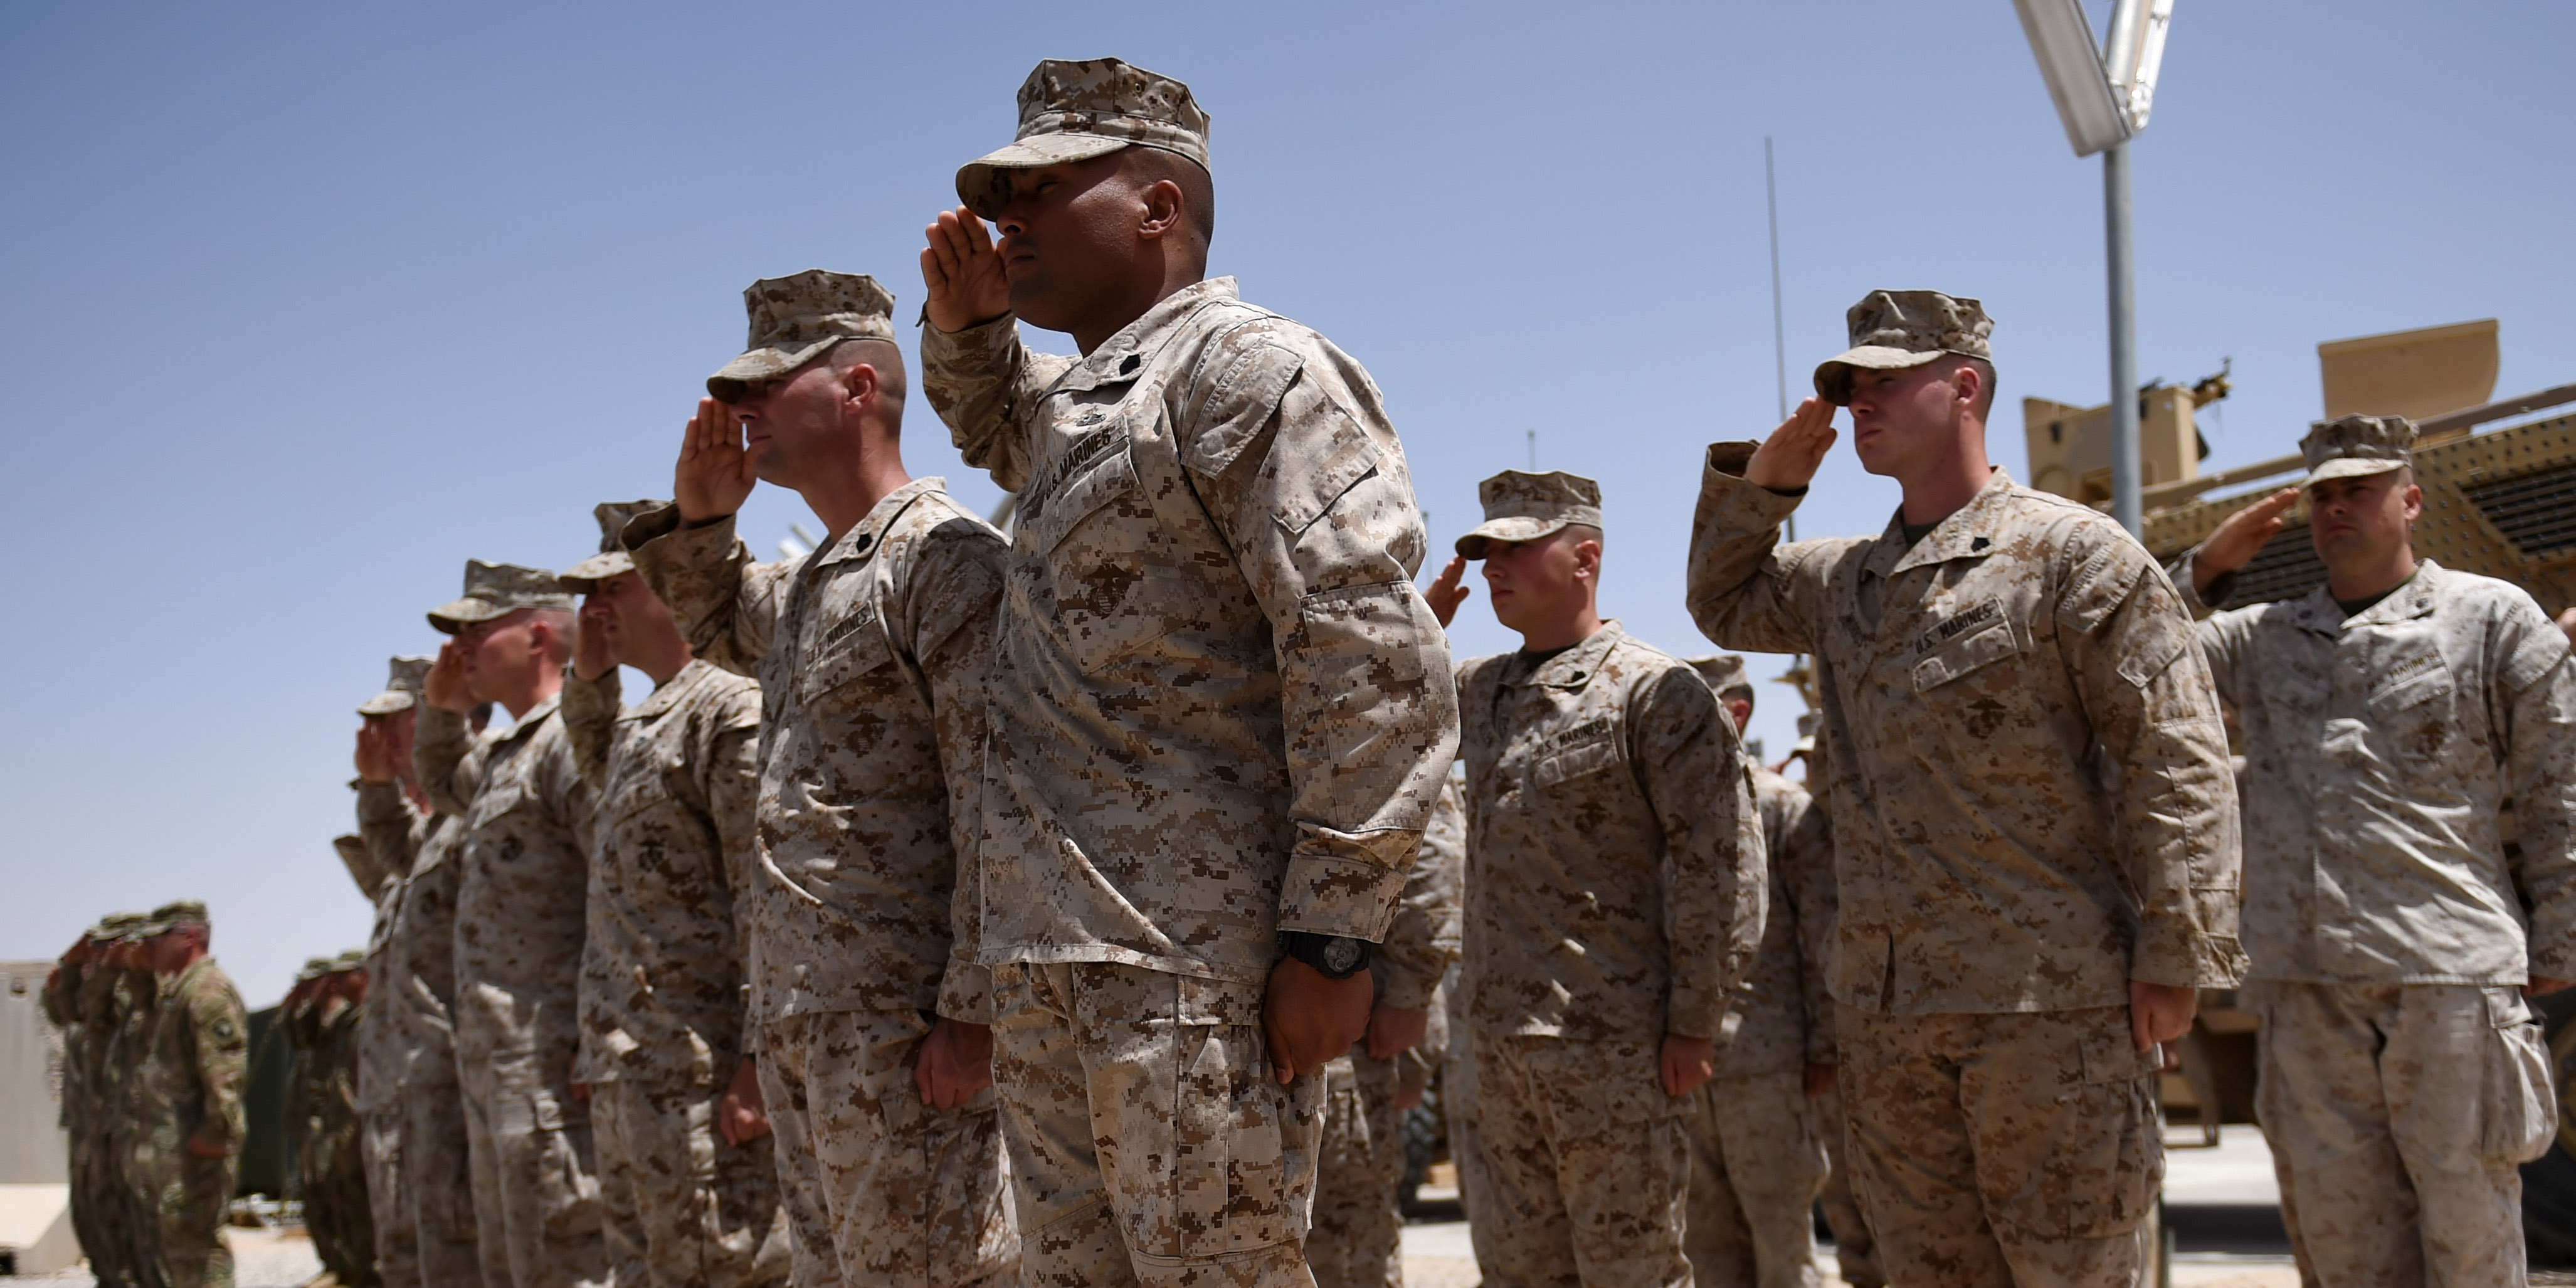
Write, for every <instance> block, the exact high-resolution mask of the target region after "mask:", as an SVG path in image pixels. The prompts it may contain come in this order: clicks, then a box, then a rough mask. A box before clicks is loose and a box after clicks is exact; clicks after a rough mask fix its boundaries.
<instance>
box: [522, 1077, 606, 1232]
mask: <svg viewBox="0 0 2576 1288" xmlns="http://www.w3.org/2000/svg"><path fill="white" fill-rule="evenodd" d="M550 1118H552V1120H553V1121H555V1122H560V1121H561V1119H560V1117H559V1116H555V1115H548V1114H546V1113H545V1112H544V1111H543V1108H542V1103H541V1108H540V1111H539V1114H538V1121H539V1126H538V1128H537V1130H536V1131H535V1132H534V1133H532V1134H531V1136H530V1138H529V1140H528V1142H527V1145H526V1148H527V1150H528V1155H527V1157H528V1166H529V1178H528V1179H529V1182H530V1185H529V1192H530V1194H531V1196H532V1197H534V1199H535V1200H536V1208H537V1223H538V1224H537V1228H538V1229H540V1230H542V1231H544V1238H545V1242H546V1246H547V1247H548V1249H554V1248H562V1247H565V1246H567V1245H571V1244H575V1243H578V1242H581V1241H583V1240H587V1239H593V1238H596V1237H597V1236H598V1234H599V1233H600V1227H599V1177H598V1174H597V1171H596V1168H595V1167H594V1165H593V1163H592V1159H591V1149H590V1120H589V1119H588V1118H587V1117H585V1118H582V1119H580V1120H578V1121H576V1122H573V1123H569V1124H565V1125H562V1126H548V1125H546V1124H547V1122H548V1120H549V1119H550Z"/></svg>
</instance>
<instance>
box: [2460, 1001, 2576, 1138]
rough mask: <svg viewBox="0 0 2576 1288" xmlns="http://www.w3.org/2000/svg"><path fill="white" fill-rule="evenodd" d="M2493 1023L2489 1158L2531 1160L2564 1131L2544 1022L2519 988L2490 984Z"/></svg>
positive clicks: (2486, 1096) (2486, 1090)
mask: <svg viewBox="0 0 2576 1288" xmlns="http://www.w3.org/2000/svg"><path fill="white" fill-rule="evenodd" d="M2479 991H2480V992H2482V993H2484V994H2485V995H2486V1004H2487V1005H2486V1010H2487V1024H2488V1026H2489V1029H2490V1031H2491V1032H2492V1033H2493V1035H2494V1040H2493V1041H2491V1042H2489V1043H2488V1044H2487V1058H2486V1062H2485V1063H2486V1079H2485V1083H2484V1086H2483V1087H2482V1089H2481V1090H2482V1094H2481V1095H2480V1097H2479V1098H2480V1101H2481V1102H2482V1103H2483V1104H2484V1105H2485V1107H2486V1114H2485V1119H2486V1123H2485V1127H2484V1130H2483V1131H2481V1132H2480V1133H2479V1135H2480V1140H2479V1144H2480V1146H2481V1152H2482V1153H2483V1154H2484V1155H2485V1156H2486V1157H2488V1158H2491V1159H2498V1160H2502V1161H2505V1162H2511V1163H2528V1162H2530V1161H2531V1160H2533V1159H2535V1158H2538V1157H2540V1156H2541V1155H2543V1154H2546V1153H2548V1152H2549V1142H2550V1141H2551V1140H2552V1139H2554V1138H2555V1137H2556V1136H2557V1134H2558V1104H2557V1098H2556V1095H2555V1091H2554V1088H2553V1086H2552V1080H2551V1078H2550V1076H2549V1044H2548V1043H2547V1042H2545V1041H2543V1040H2542V1038H2541V1032H2540V1020H2539V1018H2538V1017H2537V1016H2534V1015H2533V1014H2532V1013H2531V1007H2530V1006H2529V1005H2528V1004H2527V1003H2525V1002H2524V1001H2523V1000H2522V991H2521V990H2520V989H2515V988H2488V989H2481V990H2479Z"/></svg>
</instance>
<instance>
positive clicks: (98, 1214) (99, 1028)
mask: <svg viewBox="0 0 2576 1288" xmlns="http://www.w3.org/2000/svg"><path fill="white" fill-rule="evenodd" d="M141 924H143V914H141V913H139V912H120V913H115V914H112V915H110V916H108V917H106V918H104V919H102V920H101V921H100V922H99V923H98V925H96V926H95V927H92V928H91V929H90V930H88V931H87V932H85V933H83V934H82V935H81V937H80V938H79V939H78V940H77V941H75V942H74V943H73V944H72V946H71V950H70V951H68V952H66V953H64V954H63V957H62V962H61V964H60V965H58V966H56V967H55V968H54V971H53V973H52V974H51V975H48V976H47V977H46V979H45V991H44V995H43V996H42V998H41V999H40V1001H41V1003H42V1005H43V1007H44V1011H45V1018H46V1019H47V1020H49V1021H51V1022H52V1023H53V1024H54V1026H55V1027H56V1028H58V1029H60V1030H61V1031H62V1034H63V1102H62V1126H63V1131H64V1134H65V1137H66V1140H65V1144H66V1145H67V1147H68V1148H67V1155H68V1157H67V1161H68V1163H69V1164H70V1181H71V1206H72V1233H73V1235H74V1236H75V1237H77V1238H78V1239H79V1240H80V1245H81V1249H82V1251H84V1252H86V1253H88V1254H89V1260H90V1269H91V1273H93V1274H95V1275H96V1276H97V1277H98V1281H99V1282H100V1283H101V1284H120V1283H124V1282H127V1281H128V1276H127V1274H126V1268H125V1266H124V1265H123V1263H122V1261H121V1260H120V1259H119V1258H118V1257H116V1256H114V1255H113V1254H112V1251H111V1250H112V1249H113V1248H114V1247H116V1246H117V1245H116V1236H115V1235H113V1234H112V1233H111V1231H113V1230H114V1229H116V1228H117V1226H118V1222H117V1221H116V1220H115V1218H114V1215H113V1212H114V1208H115V1205H116V1193H117V1189H118V1180H117V1178H118V1172H117V1171H116V1168H115V1164H114V1162H113V1160H112V1158H111V1157H110V1155H109V1154H108V1148H107V1136H108V1121H109V1120H108V1115H107V1109H108V1105H107V1103H106V1101H105V1100H104V1099H103V1088H104V1086H105V1072H106V1071H105V1069H104V1067H103V1060H104V1056H105V1051H106V1045H107V1041H108V1035H109V1034H111V1033H112V1032H113V1031H114V1023H113V1021H114V1015H113V1008H114V1007H115V1005H116V1001H117V990H116V983H117V979H118V977H119V975H120V974H121V972H119V971H118V970H117V969H116V967H115V966H113V965H112V964H111V963H110V961H109V954H110V951H111V950H112V949H113V947H114V946H115V944H116V943H117V941H119V940H121V939H123V938H124V937H125V935H126V934H127V932H129V931H131V930H132V929H133V928H135V927H136V926H139V925H141Z"/></svg>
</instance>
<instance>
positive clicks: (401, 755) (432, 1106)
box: [357, 658, 507, 1288]
mask: <svg viewBox="0 0 2576 1288" xmlns="http://www.w3.org/2000/svg"><path fill="white" fill-rule="evenodd" d="M430 662H431V659H429V658H395V659H394V660H393V663H392V667H391V674H390V678H389V679H388V681H387V683H386V686H385V690H384V691H383V692H381V693H379V694H377V695H376V696H375V697H372V698H369V699H368V700H367V701H366V702H365V703H364V704H363V705H361V706H360V707H359V708H358V714H359V715H360V716H361V717H364V718H365V723H364V724H362V725H361V726H360V727H359V732H358V752H357V762H358V780H359V781H358V834H359V835H360V836H361V837H363V838H364V839H365V840H366V843H367V849H368V852H369V853H370V854H371V855H373V856H374V860H375V863H376V865H377V866H379V867H381V868H383V869H384V870H386V871H388V872H396V873H400V874H401V875H400V876H398V877H396V878H394V879H391V880H388V881H387V882H386V883H385V885H384V888H383V890H382V892H381V893H380V894H379V895H378V898H377V907H376V925H375V930H374V933H373V934H372V935H371V936H370V937H369V939H368V951H367V975H368V980H369V993H370V995H371V996H372V997H373V998H374V999H375V1004H374V1005H372V1006H370V1007H368V1008H367V1012H366V1015H367V1019H366V1022H365V1024H364V1026H363V1027H362V1028H361V1030H360V1035H359V1065H358V1104H359V1116H360V1121H361V1123H362V1125H363V1126H362V1130H363V1131H364V1133H365V1135H364V1137H363V1149H364V1153H365V1157H366V1163H367V1195H368V1208H369V1213H370V1218H371V1224H372V1225H373V1226H374V1228H375V1234H376V1273H377V1275H378V1277H380V1278H381V1279H383V1281H384V1282H385V1283H386V1284H388V1285H390V1286H391V1288H424V1286H425V1285H440V1286H442V1288H443V1286H444V1285H450V1284H454V1285H461V1286H463V1288H473V1286H474V1285H478V1284H481V1283H482V1282H483V1260H482V1250H481V1247H480V1241H479V1238H478V1236H477V1232H476V1225H475V1220H474V1199H473V1195H472V1193H471V1180H470V1177H471V1173H472V1167H471V1165H470V1163H469V1161H468V1159H467V1150H466V1128H465V1101H464V1093H463V1092H462V1091H461V1090H460V1089H459V1087H458V1083H457V1075H456V1040H455V1031H454V1027H453V1021H452V1014H453V1010H452V1007H453V1003H454V1001H455V996H456V969H455V962H456V918H455V909H456V870H457V864H456V863H455V862H454V861H453V858H454V853H455V849H456V845H457V842H458V841H459V840H460V839H461V838H462V837H463V835H464V830H465V829H464V822H463V820H462V819H461V818H460V817H458V816H457V815H455V814H449V813H440V812H437V811H436V809H435V808H434V807H433V805H432V803H431V801H430V798H429V794H428V792H426V791H425V790H423V789H422V788H421V786H420V783H419V778H418V775H417V774H416V773H415V772H414V761H413V757H412V749H413V745H414V736H415V733H416V728H417V721H418V715H417V712H418V710H419V694H420V689H421V685H422V683H423V682H424V681H425V679H426V678H427V676H428V673H429V666H430ZM488 710H489V708H488V707H478V708H476V710H475V712H474V713H473V714H471V715H469V716H468V718H467V728H468V730H469V733H470V734H471V735H473V736H477V737H479V736H480V735H481V734H482V731H483V722H484V715H485V713H487V712H488ZM502 1282H503V1283H504V1284H506V1282H507V1281H506V1280H504V1281H502Z"/></svg>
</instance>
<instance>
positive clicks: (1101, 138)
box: [957, 58, 1210, 219]
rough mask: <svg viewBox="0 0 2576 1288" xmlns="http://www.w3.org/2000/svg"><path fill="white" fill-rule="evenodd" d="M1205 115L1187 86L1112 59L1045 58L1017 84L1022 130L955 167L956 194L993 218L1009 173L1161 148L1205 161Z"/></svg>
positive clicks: (970, 207) (1005, 192)
mask: <svg viewBox="0 0 2576 1288" xmlns="http://www.w3.org/2000/svg"><path fill="white" fill-rule="evenodd" d="M1207 137H1208V117H1207V113H1206V112H1203V111H1201V110H1199V104H1198V100H1197V99H1195V98H1192V97H1190V87H1189V86H1187V85H1184V84H1182V83H1181V82H1179V81H1176V80H1173V79H1172V78H1171V77H1169V76H1163V75H1158V74H1156V73H1154V72H1149V71H1146V70H1145V69H1144V68H1142V67H1133V66H1129V65H1128V64H1126V63H1124V62H1121V61H1119V60H1118V59H1115V58H1083V59H1069V58H1049V59H1046V60H1044V61H1042V62H1040V63H1039V64H1038V65H1037V69H1036V70H1034V71H1032V72H1030V73H1029V78H1028V79H1027V80H1025V81H1022V82H1020V132H1019V133H1018V134H1017V135H1015V136H1013V137H1012V140H1011V143H1010V146H1008V147H1004V148H1000V149H997V150H995V151H992V152H987V153H985V154H984V155H982V156H980V157H977V158H975V159H974V160H972V161H969V162H967V163H966V164H965V165H963V166H961V167H959V168H958V171H957V199H958V200H959V201H961V202H964V203H965V205H966V208H967V209H968V210H972V211H974V212H975V213H976V214H979V215H982V216H983V217H985V218H987V219H990V218H992V217H993V212H994V211H996V210H999V209H1000V208H1001V205H1002V202H1003V201H1004V200H1005V199H1007V198H1008V197H1009V196H1010V192H1011V179H1010V174H1009V172H1010V171H1013V170H1034V169H1037V168H1038V167H1040V166H1050V165H1062V164H1064V163H1065V162H1068V161H1088V160H1090V159H1091V158H1093V157H1098V156H1107V155H1109V154H1110V153H1112V152H1115V151H1117V150H1118V149H1120V148H1123V147H1129V146H1136V147H1148V148H1161V149H1162V150H1163V151H1165V152H1169V153H1172V154H1174V155H1176V156H1183V157H1187V158H1189V159H1190V160H1192V161H1194V162H1197V163H1198V167H1199V168H1200V169H1202V170H1207V169H1210V167H1209V165H1208V147H1207Z"/></svg>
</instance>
